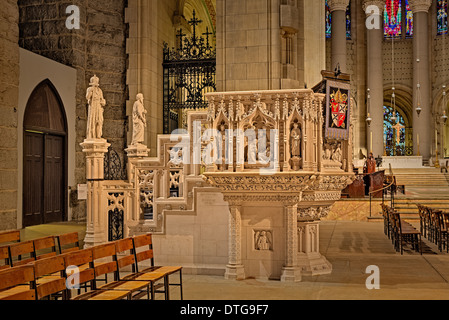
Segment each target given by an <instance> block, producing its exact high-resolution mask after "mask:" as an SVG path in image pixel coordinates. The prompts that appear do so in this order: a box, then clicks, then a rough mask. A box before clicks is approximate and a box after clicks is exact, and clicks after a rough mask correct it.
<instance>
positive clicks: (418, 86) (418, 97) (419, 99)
mask: <svg viewBox="0 0 449 320" xmlns="http://www.w3.org/2000/svg"><path fill="white" fill-rule="evenodd" d="M416 62H417V63H418V67H417V69H418V84H417V85H416V89H417V90H416V99H417V103H418V106H417V107H416V113H417V114H418V118H419V115H420V114H421V112H422V108H421V84H420V83H419V62H420V60H419V59H416Z"/></svg>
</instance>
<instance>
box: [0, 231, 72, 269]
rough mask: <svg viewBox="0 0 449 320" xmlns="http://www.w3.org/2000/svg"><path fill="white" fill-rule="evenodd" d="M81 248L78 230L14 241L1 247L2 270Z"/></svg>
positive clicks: (0, 265) (0, 267) (0, 266)
mask: <svg viewBox="0 0 449 320" xmlns="http://www.w3.org/2000/svg"><path fill="white" fill-rule="evenodd" d="M79 249H80V241H79V238H78V233H77V232H70V233H66V234H62V235H57V236H47V237H42V238H38V239H33V240H28V241H20V238H19V239H18V241H17V242H13V243H11V244H8V245H3V246H1V247H0V261H3V262H2V263H1V264H0V270H2V269H6V268H9V267H17V266H20V265H24V264H27V263H29V262H32V261H35V260H40V259H45V258H48V257H53V256H56V255H58V254H64V253H68V252H72V251H76V250H79Z"/></svg>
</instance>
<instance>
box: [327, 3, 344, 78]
mask: <svg viewBox="0 0 449 320" xmlns="http://www.w3.org/2000/svg"><path fill="white" fill-rule="evenodd" d="M328 4H329V8H330V11H331V14H332V65H331V67H332V69H335V68H336V67H337V65H338V64H339V65H340V71H341V72H342V73H347V72H348V70H347V53H346V9H347V8H348V5H349V0H329V1H328Z"/></svg>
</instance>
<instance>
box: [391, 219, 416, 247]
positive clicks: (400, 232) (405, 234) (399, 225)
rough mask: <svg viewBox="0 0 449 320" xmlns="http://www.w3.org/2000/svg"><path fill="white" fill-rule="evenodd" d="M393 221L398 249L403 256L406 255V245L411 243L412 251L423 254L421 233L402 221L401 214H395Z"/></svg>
mask: <svg viewBox="0 0 449 320" xmlns="http://www.w3.org/2000/svg"><path fill="white" fill-rule="evenodd" d="M393 217H394V218H393V220H394V223H395V229H396V233H397V235H396V249H397V251H400V252H401V254H403V253H404V245H405V244H407V243H410V244H411V246H412V249H414V250H416V251H419V252H420V253H421V254H422V242H421V232H419V231H418V230H416V229H415V228H414V227H413V226H412V225H411V224H409V223H408V222H404V221H402V220H401V216H400V215H399V213H397V212H394V213H393Z"/></svg>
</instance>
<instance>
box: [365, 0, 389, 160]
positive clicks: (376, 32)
mask: <svg viewBox="0 0 449 320" xmlns="http://www.w3.org/2000/svg"><path fill="white" fill-rule="evenodd" d="M384 5H385V1H380V0H365V1H364V2H363V10H364V11H365V13H366V17H367V19H369V22H370V23H371V22H372V23H373V25H371V24H369V25H370V28H368V29H367V32H366V33H367V52H366V60H367V88H368V89H370V102H369V103H370V110H369V113H370V116H371V119H372V121H371V126H370V127H369V128H367V137H366V138H367V139H366V141H367V143H366V146H367V150H368V152H370V151H373V154H374V156H375V157H377V156H382V155H383V153H384V151H383V150H384V139H383V137H384V135H383V130H384V112H383V105H384V94H383V74H382V43H383V29H382V21H383V15H382V14H383V11H384ZM371 133H372V137H373V140H372V142H373V145H372V150H371Z"/></svg>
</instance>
